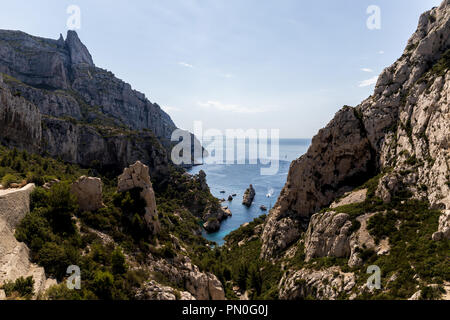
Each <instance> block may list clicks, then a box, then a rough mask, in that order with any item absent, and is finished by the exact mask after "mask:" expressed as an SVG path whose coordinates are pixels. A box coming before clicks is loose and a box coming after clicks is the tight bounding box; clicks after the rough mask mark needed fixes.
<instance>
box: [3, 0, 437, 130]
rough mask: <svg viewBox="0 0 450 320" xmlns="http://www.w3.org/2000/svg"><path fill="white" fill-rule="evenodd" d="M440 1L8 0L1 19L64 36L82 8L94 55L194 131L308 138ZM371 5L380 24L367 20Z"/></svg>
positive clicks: (366, 85)
mask: <svg viewBox="0 0 450 320" xmlns="http://www.w3.org/2000/svg"><path fill="white" fill-rule="evenodd" d="M440 2H441V1H440V0H370V1H366V0H340V1H336V0H328V1H324V0H323V1H301V0H276V1H275V0H158V1H156V0H153V1H148V0H146V1H143V0H142V1H137V0H133V1H111V0H98V1H96V0H79V1H77V0H72V1H64V0H46V1H45V0H40V1H22V0H15V1H2V5H1V10H0V28H2V29H14V30H22V31H24V32H27V33H30V34H33V35H37V36H42V37H48V38H54V39H57V38H58V37H59V33H63V35H64V37H65V35H66V32H67V24H66V22H67V19H68V17H69V14H67V8H68V6H69V5H77V6H79V8H80V10H81V29H79V30H77V32H78V34H79V36H80V38H81V40H82V41H83V42H84V43H85V44H86V46H87V47H88V48H89V50H90V52H91V54H92V56H93V59H94V63H95V64H96V65H97V66H99V67H101V68H104V69H107V70H110V71H112V72H113V73H114V74H115V75H116V76H117V77H119V78H121V79H123V80H124V81H126V82H129V83H130V84H131V85H132V86H133V88H135V89H137V90H139V91H141V92H143V93H145V94H146V96H147V97H148V98H149V99H150V100H151V101H152V102H157V103H158V104H160V105H161V106H162V107H163V108H164V109H165V110H166V111H167V112H168V113H169V114H170V115H171V117H172V119H173V120H174V121H175V123H176V124H177V125H178V126H179V127H181V128H184V129H192V127H193V121H194V120H202V121H203V123H204V128H205V129H208V128H217V129H221V130H225V129H228V128H242V129H247V128H255V129H271V128H279V129H280V130H281V131H280V132H281V136H282V137H286V138H297V137H298V138H304V137H312V136H313V135H314V134H315V133H316V132H317V130H318V129H320V128H321V127H323V126H324V125H326V123H327V122H328V121H329V120H330V119H331V118H332V117H333V115H334V113H335V112H336V111H337V110H338V109H339V108H340V107H341V106H342V105H344V104H348V105H356V104H358V103H359V102H360V101H361V100H363V99H364V98H366V97H367V96H369V95H370V94H371V93H372V91H373V87H374V84H373V82H374V79H375V77H376V76H378V75H379V73H380V72H381V71H382V70H383V68H384V67H387V66H389V65H390V64H392V63H393V62H394V61H395V60H396V59H397V58H398V57H399V56H401V54H402V52H403V49H404V47H405V44H406V42H407V40H408V38H409V37H410V35H411V34H412V33H413V32H414V31H415V30H416V27H417V22H418V18H419V16H420V14H421V13H422V12H423V11H425V10H428V9H431V8H432V7H433V6H437V5H439V4H440ZM370 5H377V6H379V8H380V9H381V29H379V30H369V29H368V28H367V26H366V21H367V19H368V18H369V16H370V14H367V13H366V10H367V8H368V7H369V6H370Z"/></svg>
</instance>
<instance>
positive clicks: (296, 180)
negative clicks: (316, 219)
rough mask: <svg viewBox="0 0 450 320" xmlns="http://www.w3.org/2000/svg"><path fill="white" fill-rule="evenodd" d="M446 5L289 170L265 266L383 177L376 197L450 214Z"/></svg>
mask: <svg viewBox="0 0 450 320" xmlns="http://www.w3.org/2000/svg"><path fill="white" fill-rule="evenodd" d="M449 49H450V1H449V0H445V1H443V2H442V4H441V5H440V6H439V7H438V8H434V9H432V10H431V11H428V12H426V13H424V14H423V15H422V16H421V17H420V21H419V26H418V28H417V31H416V32H415V34H414V35H413V36H412V37H411V39H410V40H409V42H408V46H407V48H406V49H405V52H404V54H403V55H402V57H401V58H400V59H399V60H398V61H397V62H395V63H394V64H393V65H392V66H390V67H388V68H386V69H385V70H384V71H383V72H382V74H381V75H380V77H379V79H378V82H377V85H376V89H375V92H374V94H373V95H372V96H371V97H369V98H368V99H366V100H365V101H363V102H362V103H361V104H360V105H358V106H357V107H356V108H351V107H344V108H343V109H342V110H340V111H339V112H338V113H337V114H336V116H335V117H334V119H333V120H332V121H331V122H330V123H329V124H328V125H327V127H326V128H324V129H322V130H320V131H319V133H318V134H317V135H316V136H315V137H314V139H313V141H312V145H311V147H310V149H309V150H308V152H307V153H306V154H305V155H304V156H302V157H301V158H300V159H298V160H296V161H294V162H293V163H292V164H291V168H290V172H289V175H288V179H287V183H286V185H285V187H284V189H283V190H282V192H281V195H280V197H279V199H278V201H277V203H276V205H275V207H274V209H273V210H272V211H271V213H270V215H269V217H268V220H267V223H266V225H265V229H264V233H263V236H262V241H263V245H262V253H261V256H262V257H263V258H268V259H271V258H274V257H276V256H277V255H278V254H279V253H280V251H282V250H283V249H285V248H286V247H288V246H289V245H290V244H291V243H293V242H294V241H297V240H298V239H299V237H300V234H301V233H302V232H303V231H304V230H305V227H306V226H307V222H308V219H309V217H310V216H311V215H312V214H314V213H315V212H317V211H319V210H320V209H321V208H324V207H326V206H328V205H330V203H331V202H332V201H333V200H334V199H335V198H337V197H339V196H341V195H343V194H344V193H345V192H346V191H349V190H352V189H353V188H354V187H356V186H358V185H361V184H362V183H363V182H364V181H367V180H368V179H369V178H371V177H373V176H375V175H377V174H378V173H380V172H381V171H383V170H384V171H388V172H389V173H386V174H385V175H384V176H383V177H382V178H381V179H380V184H379V186H378V188H377V195H378V196H379V197H380V198H382V199H383V200H384V201H386V202H389V201H390V199H391V197H392V196H393V195H395V193H396V192H404V191H407V192H410V193H412V194H413V197H415V198H417V199H422V198H426V199H427V200H429V201H430V203H431V204H432V205H433V206H434V207H436V208H440V209H445V208H447V209H448V208H450V192H449V184H448V183H447V181H449V180H450V178H449V172H450V171H449V167H450V166H449V164H450V159H449V158H450V153H449V147H450V110H449V104H450V102H449V98H450V97H449V95H450V73H449V72H448V71H449V68H450V51H449Z"/></svg>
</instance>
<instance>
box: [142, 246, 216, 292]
mask: <svg viewBox="0 0 450 320" xmlns="http://www.w3.org/2000/svg"><path fill="white" fill-rule="evenodd" d="M150 267H151V270H152V271H153V272H156V273H158V274H160V275H163V276H164V277H165V278H166V281H168V282H169V283H172V284H173V286H175V287H182V288H186V290H187V291H188V292H189V293H191V294H192V295H193V296H194V297H195V299H197V300H225V291H224V289H223V286H222V283H221V282H220V281H219V279H217V277H216V276H215V275H213V274H212V273H204V272H200V270H199V268H198V267H197V266H196V265H194V264H192V262H191V260H190V259H189V258H188V257H187V256H184V255H177V256H176V257H174V258H173V259H172V260H171V261H170V262H168V261H166V260H162V259H159V260H156V259H155V260H154V261H153V262H151V263H150Z"/></svg>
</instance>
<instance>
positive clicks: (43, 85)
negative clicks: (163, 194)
mask: <svg viewBox="0 0 450 320" xmlns="http://www.w3.org/2000/svg"><path fill="white" fill-rule="evenodd" d="M0 72H2V73H5V74H8V75H10V76H12V77H13V79H14V80H16V81H10V82H11V83H10V85H11V86H13V87H14V89H17V90H20V91H21V92H22V91H23V92H22V94H23V96H24V97H25V98H26V99H27V100H29V101H31V102H33V103H34V104H36V106H37V107H38V108H39V109H40V110H41V112H42V113H43V114H47V115H52V116H57V117H61V116H70V117H73V118H75V119H78V120H79V119H81V118H82V117H84V120H86V121H89V120H93V119H98V113H99V112H100V113H102V114H104V115H107V116H108V117H109V118H110V120H111V121H112V122H113V123H115V124H116V125H125V126H127V127H128V128H130V129H132V130H142V129H149V130H151V131H153V133H154V134H155V135H156V136H157V137H161V138H165V139H167V138H170V135H171V133H172V131H173V130H174V129H176V126H175V124H174V123H173V122H172V120H171V119H170V117H169V116H168V115H167V114H166V113H165V112H164V111H162V110H161V108H160V107H159V106H158V105H157V104H154V103H151V102H150V101H149V100H148V99H147V98H146V97H145V95H144V94H142V93H140V92H137V91H135V90H133V89H132V88H131V86H130V85H129V84H127V83H125V82H123V81H122V80H120V79H117V78H116V77H115V76H114V75H113V74H112V73H111V72H108V71H106V70H103V69H100V68H98V67H96V66H95V65H94V62H93V60H92V57H91V55H90V53H89V51H88V49H87V48H86V46H85V45H84V44H83V43H82V42H81V41H80V39H79V38H78V35H77V33H76V32H75V31H69V32H68V33H67V39H66V40H65V41H64V40H63V38H62V36H61V38H60V39H59V40H52V39H45V38H39V37H34V36H31V35H28V34H26V33H23V32H20V31H8V30H0ZM42 89H45V90H42ZM100 120H102V119H100Z"/></svg>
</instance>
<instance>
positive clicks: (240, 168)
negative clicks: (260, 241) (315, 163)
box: [188, 139, 311, 245]
mask: <svg viewBox="0 0 450 320" xmlns="http://www.w3.org/2000/svg"><path fill="white" fill-rule="evenodd" d="M250 143H251V142H249V140H239V141H235V142H234V150H235V152H234V155H235V158H236V159H235V161H234V163H231V164H230V162H227V163H228V164H222V163H221V162H222V161H215V162H216V163H205V164H202V165H198V166H195V167H192V168H191V169H190V170H189V171H188V172H189V173H190V174H197V173H198V172H199V171H200V170H203V171H204V172H205V173H206V180H207V183H208V185H209V188H210V190H211V193H212V194H213V195H214V196H215V197H217V198H219V199H225V202H223V203H222V206H228V207H229V209H230V210H231V213H232V214H233V215H232V217H230V218H228V219H227V220H224V221H223V222H222V224H221V227H220V230H219V231H218V232H214V233H207V232H206V231H204V232H203V236H204V237H205V238H206V239H208V240H210V241H214V242H216V243H217V244H218V245H222V244H223V243H224V238H225V236H226V235H227V234H229V233H230V232H232V231H233V230H236V229H238V228H239V227H240V226H241V225H242V224H244V223H246V222H250V221H253V219H255V218H257V217H259V216H260V215H262V214H267V213H268V212H269V210H270V209H271V208H272V207H273V206H274V204H275V202H276V201H277V199H278V196H279V195H280V192H281V189H282V188H283V187H284V184H285V183H286V179H287V175H288V172H289V166H290V164H291V162H292V161H293V160H295V159H297V158H299V157H300V156H301V155H303V154H304V153H306V151H307V150H308V148H309V146H310V144H311V139H280V140H279V142H278V148H277V149H278V155H277V154H271V152H268V153H269V157H270V159H271V160H272V161H277V163H278V170H276V171H275V170H273V172H270V175H266V174H267V172H266V174H262V170H261V169H262V168H269V167H270V164H267V161H265V160H264V159H267V158H264V159H263V160H262V161H261V159H259V160H258V161H256V160H255V158H252V157H250V156H249V153H250V152H249V150H250V147H249V145H250ZM224 145H225V147H223V149H224V154H226V153H227V152H230V150H231V149H230V148H229V147H228V148H227V146H229V145H231V144H229V143H224ZM239 147H246V148H247V149H246V151H247V152H246V154H245V155H243V156H242V158H240V157H239V156H236V155H237V153H238V152H237V150H239ZM270 148H271V142H270V141H269V143H268V146H267V149H268V150H270ZM241 150H242V149H241ZM224 158H226V155H225V156H224ZM244 158H245V159H244ZM248 159H253V160H248ZM244 160H245V163H242V162H243V161H244ZM210 162H214V161H210ZM217 162H219V163H217ZM223 162H225V161H223ZM273 163H275V162H273ZM273 166H274V165H273V164H272V167H273ZM250 184H252V185H253V188H254V189H255V192H256V196H255V199H254V201H253V204H252V205H251V206H250V208H247V207H246V206H244V205H243V204H242V198H243V195H244V192H245V190H246V189H247V188H248V187H249V185H250ZM223 192H224V193H223ZM233 194H236V196H235V197H234V198H233V201H228V196H229V195H233ZM262 205H264V206H265V207H266V208H267V211H263V210H262V209H261V206H262Z"/></svg>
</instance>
